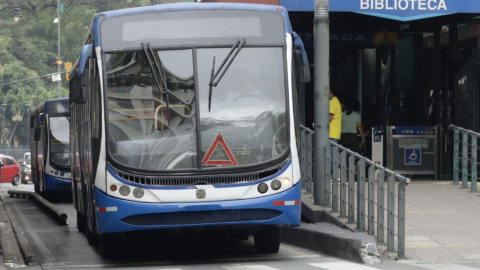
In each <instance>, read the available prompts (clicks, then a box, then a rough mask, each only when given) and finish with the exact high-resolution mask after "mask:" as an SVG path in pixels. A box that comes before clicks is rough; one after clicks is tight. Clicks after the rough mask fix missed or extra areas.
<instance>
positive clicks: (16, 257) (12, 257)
mask: <svg viewBox="0 0 480 270" xmlns="http://www.w3.org/2000/svg"><path fill="white" fill-rule="evenodd" d="M2 199H3V198H2ZM0 213H2V215H1V218H0V238H1V239H0V244H1V246H2V248H3V256H2V257H3V258H2V259H3V262H2V266H9V267H10V268H18V267H25V266H26V264H25V261H24V260H23V256H22V252H21V251H20V247H19V242H18V239H17V238H16V236H15V231H14V229H13V227H12V221H11V220H10V215H9V214H8V212H7V210H6V208H5V205H4V203H3V200H1V199H0ZM2 266H0V269H5V268H3V267H2Z"/></svg>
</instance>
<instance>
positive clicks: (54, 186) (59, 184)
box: [45, 174, 72, 192]
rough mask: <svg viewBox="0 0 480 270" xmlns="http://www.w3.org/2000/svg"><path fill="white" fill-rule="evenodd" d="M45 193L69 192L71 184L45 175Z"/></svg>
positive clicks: (69, 181) (68, 181) (63, 179)
mask: <svg viewBox="0 0 480 270" xmlns="http://www.w3.org/2000/svg"><path fill="white" fill-rule="evenodd" d="M45 187H46V191H48V192H50V191H71V190H72V182H71V180H70V179H65V178H58V177H56V176H54V175H50V174H45Z"/></svg>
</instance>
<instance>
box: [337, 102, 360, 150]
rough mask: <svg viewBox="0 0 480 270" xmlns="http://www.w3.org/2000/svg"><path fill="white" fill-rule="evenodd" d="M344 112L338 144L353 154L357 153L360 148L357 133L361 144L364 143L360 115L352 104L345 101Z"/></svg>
mask: <svg viewBox="0 0 480 270" xmlns="http://www.w3.org/2000/svg"><path fill="white" fill-rule="evenodd" d="M345 107H346V109H347V110H346V111H344V112H343V115H342V135H341V138H342V139H341V141H340V144H341V145H342V146H344V147H346V148H349V149H350V150H352V151H354V152H357V153H358V152H359V151H360V148H359V145H358V140H357V131H358V133H360V136H361V137H362V142H361V143H362V144H364V143H365V137H364V135H363V127H362V119H361V117H360V114H359V113H358V112H356V111H355V108H354V102H352V101H350V100H347V101H346V102H345Z"/></svg>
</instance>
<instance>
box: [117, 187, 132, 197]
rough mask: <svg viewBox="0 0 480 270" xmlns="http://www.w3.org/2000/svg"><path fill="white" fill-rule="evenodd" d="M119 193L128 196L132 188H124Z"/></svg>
mask: <svg viewBox="0 0 480 270" xmlns="http://www.w3.org/2000/svg"><path fill="white" fill-rule="evenodd" d="M119 192H120V194H121V195H122V196H128V194H130V188H129V187H128V186H122V187H121V188H120V190H119Z"/></svg>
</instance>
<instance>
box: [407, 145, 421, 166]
mask: <svg viewBox="0 0 480 270" xmlns="http://www.w3.org/2000/svg"><path fill="white" fill-rule="evenodd" d="M404 150H405V165H422V148H405V149H404Z"/></svg>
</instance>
